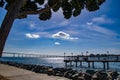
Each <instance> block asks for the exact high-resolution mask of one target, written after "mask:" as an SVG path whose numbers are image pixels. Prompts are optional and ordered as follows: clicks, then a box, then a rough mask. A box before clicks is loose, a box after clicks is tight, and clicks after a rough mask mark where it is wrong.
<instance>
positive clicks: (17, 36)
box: [0, 0, 120, 55]
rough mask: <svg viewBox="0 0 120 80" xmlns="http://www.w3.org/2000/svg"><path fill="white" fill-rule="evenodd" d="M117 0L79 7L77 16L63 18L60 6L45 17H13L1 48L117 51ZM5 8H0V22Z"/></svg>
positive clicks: (119, 48)
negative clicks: (93, 8)
mask: <svg viewBox="0 0 120 80" xmlns="http://www.w3.org/2000/svg"><path fill="white" fill-rule="evenodd" d="M119 3H120V0H116V2H115V1H113V0H106V2H105V3H104V4H103V5H102V6H100V10H97V11H95V12H88V11H86V10H82V13H81V14H80V15H79V16H78V17H72V18H71V19H69V20H66V19H64V17H63V15H62V12H61V10H60V11H58V12H56V13H53V16H52V18H51V19H50V20H48V21H40V20H39V19H38V16H37V15H28V17H27V18H25V19H20V20H19V19H16V20H15V22H14V24H13V27H12V29H11V32H10V34H9V37H8V39H7V42H6V46H5V49H4V51H7V52H18V53H38V54H55V55H63V54H64V52H66V53H67V54H68V55H69V54H71V53H74V54H80V53H81V52H83V53H85V52H86V51H88V52H89V53H95V54H96V53H97V54H98V53H106V51H109V52H110V53H113V54H115V53H116V54H119V53H120V21H119V20H120V16H119V13H120V10H119V7H118V6H119ZM5 14H6V11H5V10H4V9H2V8H0V24H1V23H2V20H3V18H4V16H5Z"/></svg>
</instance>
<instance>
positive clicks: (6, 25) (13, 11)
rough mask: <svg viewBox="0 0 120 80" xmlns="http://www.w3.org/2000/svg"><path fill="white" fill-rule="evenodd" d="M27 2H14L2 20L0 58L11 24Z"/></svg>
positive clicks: (16, 0) (22, 0) (15, 0)
mask: <svg viewBox="0 0 120 80" xmlns="http://www.w3.org/2000/svg"><path fill="white" fill-rule="evenodd" d="M26 1H27V0H20V1H19V0H14V2H13V3H12V4H11V6H10V7H9V9H8V11H7V14H6V16H5V18H4V20H3V23H2V25H1V28H0V57H1V56H2V52H3V49H4V46H5V42H6V40H7V37H8V35H9V32H10V30H11V27H12V25H13V22H14V20H15V18H16V15H17V14H18V13H19V10H20V8H21V7H22V6H23V4H24V2H26Z"/></svg>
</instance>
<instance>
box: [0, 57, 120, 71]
mask: <svg viewBox="0 0 120 80" xmlns="http://www.w3.org/2000/svg"><path fill="white" fill-rule="evenodd" d="M0 60H3V61H14V62H18V63H25V64H36V65H45V66H52V67H54V68H55V67H64V66H65V65H64V61H63V60H64V58H25V57H24V58H22V57H21V58H20V57H2V58H0ZM73 65H75V64H73ZM83 67H84V68H80V67H77V68H76V67H75V66H73V67H72V68H73V69H77V70H85V69H88V68H87V63H86V62H84V63H83ZM102 68H103V64H102V63H98V62H96V63H95V69H102ZM110 69H111V70H119V71H120V63H118V62H117V63H110Z"/></svg>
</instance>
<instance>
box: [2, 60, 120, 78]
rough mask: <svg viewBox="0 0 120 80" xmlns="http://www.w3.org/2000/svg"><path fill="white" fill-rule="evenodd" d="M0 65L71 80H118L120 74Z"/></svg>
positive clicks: (19, 64)
mask: <svg viewBox="0 0 120 80" xmlns="http://www.w3.org/2000/svg"><path fill="white" fill-rule="evenodd" d="M0 63H1V64H6V65H10V66H14V67H17V68H22V69H26V70H30V71H33V72H36V73H43V74H48V75H49V76H51V75H53V76H60V77H65V78H68V79H71V80H120V74H119V73H118V72H117V71H105V70H100V71H95V70H86V72H82V71H76V70H72V69H67V68H53V67H50V66H43V65H33V64H23V63H17V62H10V61H0Z"/></svg>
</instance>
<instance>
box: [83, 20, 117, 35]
mask: <svg viewBox="0 0 120 80" xmlns="http://www.w3.org/2000/svg"><path fill="white" fill-rule="evenodd" d="M85 26H86V28H87V29H88V30H91V31H96V32H99V33H102V34H105V35H111V36H114V35H117V34H116V33H115V32H113V31H111V30H109V29H107V28H104V27H101V26H99V25H96V24H93V23H92V22H90V23H89V22H87V23H86V25H85Z"/></svg>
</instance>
